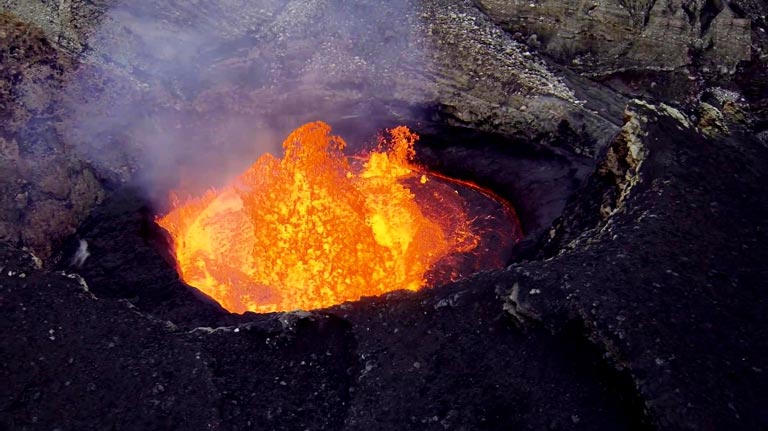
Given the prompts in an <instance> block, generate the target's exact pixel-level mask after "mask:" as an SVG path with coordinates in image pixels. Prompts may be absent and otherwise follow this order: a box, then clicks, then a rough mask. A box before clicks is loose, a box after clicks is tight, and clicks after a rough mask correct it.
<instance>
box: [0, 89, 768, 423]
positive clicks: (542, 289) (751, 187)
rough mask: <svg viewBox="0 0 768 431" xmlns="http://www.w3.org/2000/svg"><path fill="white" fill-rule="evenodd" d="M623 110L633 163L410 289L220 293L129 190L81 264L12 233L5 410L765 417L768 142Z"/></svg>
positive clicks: (448, 417) (530, 419) (8, 415)
mask: <svg viewBox="0 0 768 431" xmlns="http://www.w3.org/2000/svg"><path fill="white" fill-rule="evenodd" d="M627 112H628V116H627V124H630V125H631V124H635V125H638V127H640V128H641V129H642V136H643V140H642V142H643V147H642V149H641V150H642V151H641V153H637V152H636V153H635V154H642V163H640V164H635V165H634V168H632V167H631V166H630V165H632V163H630V162H634V163H636V160H634V161H633V160H631V159H629V158H625V159H621V160H624V162H622V163H618V164H613V165H611V163H612V161H611V159H610V157H608V158H606V160H605V161H604V162H602V164H601V165H600V166H598V168H597V169H596V170H595V171H594V173H593V174H592V175H591V176H590V177H589V179H588V181H587V183H586V185H585V186H584V187H583V188H582V189H580V190H578V191H577V194H576V195H575V197H574V198H573V199H571V200H570V201H569V203H568V204H567V205H566V207H565V210H564V212H563V215H562V217H561V218H560V219H559V220H558V221H557V222H556V224H555V228H554V231H553V234H552V236H551V237H550V239H549V240H547V241H545V243H544V244H543V245H541V246H539V247H537V248H534V249H530V248H529V249H527V250H523V251H521V252H520V253H521V254H520V255H518V257H517V260H516V261H515V263H513V264H512V265H510V266H509V267H507V268H505V269H501V270H496V271H486V272H482V273H479V274H475V275H473V276H471V277H468V278H466V279H463V280H460V281H458V282H456V283H452V284H448V285H444V286H440V287H435V288H431V289H427V290H422V291H419V292H415V293H411V292H395V293H391V294H388V295H385V296H382V297H377V298H363V299H362V300H360V301H357V302H353V303H346V304H343V305H339V306H335V307H332V308H329V309H324V310H319V311H311V312H292V313H275V314H253V313H246V314H243V315H235V314H229V313H226V312H225V311H223V310H222V309H221V308H220V307H219V306H218V305H217V304H215V303H213V302H210V301H205V300H204V298H201V297H200V296H199V295H197V294H195V293H194V291H193V290H191V289H189V288H187V287H186V286H184V285H183V284H182V283H181V282H180V281H179V279H178V276H177V274H176V273H175V271H174V270H173V269H172V268H173V266H172V257H171V256H169V255H167V253H164V252H163V250H164V248H163V247H162V242H163V241H164V238H163V236H162V235H163V232H162V231H161V230H159V228H158V227H157V226H156V225H155V224H154V223H153V222H152V214H151V211H150V209H149V208H148V207H146V206H144V205H143V203H142V200H141V199H138V198H137V196H136V195H135V194H131V192H130V191H125V190H123V191H121V192H119V193H115V194H113V197H112V198H111V200H109V201H108V202H106V203H105V205H104V206H102V207H101V208H100V209H97V210H96V211H95V212H94V213H93V214H92V215H91V217H90V218H89V220H88V221H86V223H84V224H83V225H82V226H81V228H80V231H79V235H80V238H82V239H85V240H86V241H88V243H89V250H90V253H91V256H90V257H89V258H88V260H86V262H85V264H84V265H83V266H82V267H81V268H79V269H74V268H69V267H66V265H63V266H62V267H61V268H59V269H58V272H50V271H43V270H41V269H40V268H39V267H38V264H37V262H36V261H35V260H34V259H33V258H32V257H31V256H30V255H29V254H28V253H27V252H25V251H22V250H17V249H13V248H10V247H6V246H4V247H3V248H2V249H0V250H1V251H2V259H1V260H0V263H1V264H0V266H2V267H3V269H2V274H1V275H0V277H2V278H1V279H0V280H2V282H1V283H0V285H2V301H1V302H0V306H1V307H2V314H1V315H2V319H1V320H0V323H1V324H2V331H3V334H4V339H5V341H4V343H3V346H2V347H3V355H2V358H3V367H2V380H3V381H4V382H7V384H4V385H2V387H1V388H0V397H2V398H1V399H2V400H4V401H3V412H2V416H0V417H1V418H2V424H3V426H4V427H6V428H8V429H40V425H39V424H46V426H48V425H49V424H54V423H66V424H67V426H70V427H72V429H105V428H108V429H159V428H163V429H209V428H213V429H231V430H236V429H276V430H277V429H285V430H293V429H301V430H303V429H347V430H352V429H366V430H367V429H466V430H474V429H510V428H513V429H515V428H528V429H656V428H676V429H677V428H681V429H687V428H691V429H695V428H699V427H700V426H704V425H706V426H712V427H714V428H716V429H722V428H729V427H731V426H733V427H736V428H739V427H741V426H742V425H744V424H747V425H749V427H750V428H752V429H760V428H761V427H765V425H766V423H768V422H767V421H768V418H767V417H766V416H765V411H764V409H762V408H761V406H764V405H766V398H765V397H766V394H765V390H764V388H765V387H766V384H765V383H766V377H765V372H764V370H765V369H766V360H765V355H762V354H760V352H765V351H766V347H767V346H766V339H768V337H764V336H760V334H763V335H765V328H766V321H765V319H766V317H765V316H766V315H767V314H766V313H765V311H766V302H765V295H764V293H763V292H762V290H761V289H762V288H761V280H764V276H765V274H766V272H765V265H764V263H765V251H764V250H763V248H762V247H761V246H760V245H761V244H763V243H764V242H765V240H766V238H765V235H766V232H767V231H768V225H766V220H768V217H767V216H768V198H767V197H766V195H765V191H764V190H763V187H762V186H761V185H762V184H764V182H765V179H766V173H768V167H767V166H766V162H765V161H766V160H768V154H766V152H767V151H768V150H767V149H766V148H765V147H763V146H760V145H758V144H756V143H755V141H753V140H751V138H750V137H749V136H748V135H739V134H738V133H734V134H733V135H730V136H728V137H722V138H720V139H718V140H716V141H711V140H705V139H704V138H702V137H701V135H699V134H698V133H697V132H695V131H694V130H692V129H691V128H690V127H687V126H686V125H685V124H683V123H681V122H680V120H679V118H676V117H675V116H674V115H670V114H669V113H668V112H666V111H665V110H664V109H660V108H658V107H653V106H650V105H647V104H644V103H634V104H633V105H631V106H630V108H629V109H628V111H627ZM633 121H634V122H635V123H633ZM633 130H634V132H633ZM633 133H637V130H635V129H633V128H631V127H628V126H627V127H625V129H624V133H622V134H621V135H620V136H619V137H617V139H616V140H615V141H614V143H613V144H611V145H612V146H611V150H612V151H613V154H618V155H620V156H619V157H625V156H626V154H630V152H629V150H628V148H630V146H631V145H632V144H633V142H636V141H633V140H632V139H631V138H632V136H633ZM670 141H673V142H675V144H676V145H675V146H670V145H669V142H670ZM635 150H637V149H635ZM452 151H456V150H452ZM621 155H624V156H621ZM691 159H695V160H697V163H696V165H694V166H693V167H692V166H691V165H690V164H689V163H687V161H688V160H691ZM611 166H613V168H612V169H609V168H610V167H611ZM622 166H623V167H622ZM622 169H629V170H627V171H626V172H624V171H622ZM627 172H628V173H629V174H627ZM606 206H608V207H609V208H610V209H611V211H609V212H606V211H605V210H602V211H601V208H605V207H606ZM702 208H704V209H705V212H702ZM523 213H524V211H523ZM166 249H167V248H166ZM64 255H65V256H66V255H67V252H66V251H65V252H64ZM530 256H534V257H530ZM63 261H66V259H63ZM713 347H716V348H713ZM704 375H706V376H708V378H702V376H704ZM72 400H78V401H77V408H73V409H59V408H55V407H54V406H61V405H70V406H71V405H72V402H73V401H72Z"/></svg>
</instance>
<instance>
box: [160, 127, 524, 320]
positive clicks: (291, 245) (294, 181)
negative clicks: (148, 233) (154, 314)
mask: <svg viewBox="0 0 768 431" xmlns="http://www.w3.org/2000/svg"><path fill="white" fill-rule="evenodd" d="M417 139H418V137H417V136H416V135H415V134H413V133H411V132H410V131H409V130H408V129H407V128H406V127H402V126H401V127H397V128H395V129H392V130H389V136H388V137H387V138H382V139H381V140H380V144H379V146H378V148H377V149H376V150H375V151H372V152H370V153H369V154H367V155H365V156H362V157H359V158H355V159H350V158H348V157H346V156H345V155H344V153H343V150H344V148H345V146H346V144H345V142H344V141H343V140H342V139H341V138H340V137H338V136H333V135H331V128H330V127H329V126H328V125H327V124H325V123H322V122H315V123H309V124H305V125H303V126H301V127H299V128H298V129H296V130H295V131H294V132H293V133H291V135H290V136H288V138H287V139H286V140H285V142H284V143H283V149H284V152H285V155H284V157H283V158H282V159H277V158H275V157H274V156H272V155H270V154H265V155H263V156H261V157H260V158H259V159H258V160H257V161H256V162H255V163H254V164H253V165H252V166H251V167H250V168H249V169H248V170H247V171H246V172H245V173H243V174H242V175H241V176H239V177H238V178H236V179H235V180H234V181H233V182H232V183H231V184H229V185H228V186H226V187H224V188H223V189H222V190H218V191H216V190H212V191H209V192H208V193H207V194H205V195H204V196H202V197H199V198H195V199H188V200H186V201H184V202H181V201H180V200H179V199H178V197H177V196H178V193H176V194H175V197H174V198H173V204H174V209H173V210H172V211H171V212H170V213H169V214H167V215H165V216H164V217H161V218H160V219H159V220H158V223H159V224H160V225H161V226H162V227H164V228H165V229H167V230H168V232H170V234H171V236H172V237H173V243H174V251H175V256H176V260H177V263H178V271H179V274H180V275H181V277H182V278H183V280H184V281H185V282H186V283H188V284H189V285H191V286H194V287H196V288H198V289H199V290H201V291H202V292H204V293H206V294H207V295H209V296H210V297H212V298H213V299H215V300H216V301H218V302H219V303H220V304H221V305H222V306H223V307H224V308H226V309H227V310H229V311H232V312H245V311H255V312H272V311H283V310H295V309H316V308H323V307H328V306H331V305H335V304H340V303H342V302H345V301H349V300H357V299H359V298H361V297H363V296H372V295H379V294H382V293H386V292H389V291H393V290H400V289H407V290H416V289H419V288H420V287H422V286H424V285H425V284H426V283H428V282H433V283H434V282H445V281H450V280H451V279H455V278H456V277H459V276H462V275H467V274H462V273H461V271H460V270H457V269H456V268H454V269H453V270H451V271H436V270H435V268H436V267H439V266H440V265H438V263H439V262H449V261H450V260H451V258H453V260H454V261H456V259H457V258H456V256H459V255H461V254H462V253H465V254H466V253H471V252H474V251H475V249H477V248H478V245H479V244H481V243H482V241H481V237H482V234H483V232H481V231H482V230H483V229H481V228H479V227H478V226H479V225H478V224H477V223H476V221H477V220H476V219H477V217H473V218H472V219H471V218H470V215H468V212H467V210H466V208H467V205H466V202H465V197H462V195H461V194H460V193H459V192H458V191H457V190H456V188H455V187H453V186H455V184H452V183H451V181H450V180H447V179H445V178H441V177H438V176H434V175H432V174H429V173H428V172H426V171H424V170H422V169H420V168H419V167H417V166H415V165H414V164H413V163H412V159H413V157H414V147H413V145H414V142H415V141H416V140H417ZM472 188H473V186H471V187H469V189H472ZM478 190H479V189H478ZM464 192H465V195H466V190H465V191H464ZM505 208H506V207H505ZM511 211H512V210H511V208H508V211H507V213H506V214H507V216H508V218H509V220H510V221H509V223H510V226H511V229H512V230H513V231H514V232H511V235H512V236H513V237H514V236H515V235H518V234H519V226H518V225H517V221H516V217H515V216H514V213H513V212H511ZM515 239H516V238H515ZM506 242H507V243H508V242H509V241H506ZM486 251H488V249H486ZM457 262H458V261H457ZM501 264H503V262H499V263H498V265H501ZM494 265H496V264H495V263H494ZM459 266H460V265H459Z"/></svg>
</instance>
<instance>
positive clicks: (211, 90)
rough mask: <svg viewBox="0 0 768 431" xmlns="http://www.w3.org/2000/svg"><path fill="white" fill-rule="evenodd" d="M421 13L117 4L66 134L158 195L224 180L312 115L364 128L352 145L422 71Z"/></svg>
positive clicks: (385, 121) (73, 87)
mask: <svg viewBox="0 0 768 431" xmlns="http://www.w3.org/2000/svg"><path fill="white" fill-rule="evenodd" d="M416 16H417V14H416V13H415V12H414V10H413V6H412V5H411V4H410V3H409V2H407V1H406V0H396V1H388V2H366V1H341V0H333V1H320V0H316V1H270V0H262V1H240V2H238V1H235V2H227V3H226V4H225V3H224V2H198V3H197V4H196V5H194V6H193V5H192V4H191V3H189V2H155V1H150V0H139V1H130V2H129V1H122V2H117V3H116V4H114V5H113V6H112V7H111V8H110V9H109V10H106V11H103V15H102V16H101V18H100V26H99V27H98V28H97V29H95V30H94V31H93V32H92V33H91V34H90V36H89V38H88V41H87V49H86V50H85V51H84V53H83V55H82V58H81V65H80V67H79V68H78V69H77V71H76V72H75V73H74V74H72V75H71V76H70V77H69V85H68V88H67V91H66V96H65V98H66V100H65V105H66V106H67V109H68V111H69V115H68V118H69V120H67V121H66V122H65V123H64V125H63V126H62V127H63V129H64V130H63V132H64V133H65V135H66V136H67V141H68V142H70V143H74V144H75V145H76V146H77V150H79V151H80V152H81V153H82V154H83V157H84V158H86V159H87V160H91V161H92V162H93V163H94V165H95V166H96V167H97V168H99V170H100V171H101V172H102V175H105V176H107V177H109V178H111V179H113V180H115V181H137V182H139V183H140V184H141V185H143V186H145V187H146V190H147V191H148V193H149V194H150V196H152V197H155V198H157V199H158V202H163V201H165V199H166V197H167V194H166V193H167V190H168V189H169V188H172V187H177V186H178V185H179V183H180V182H183V183H185V184H184V186H185V189H187V190H190V191H195V190H202V189H204V188H207V187H210V186H221V185H223V184H225V183H227V182H228V181H229V180H231V179H232V178H233V177H234V176H235V175H236V174H237V173H238V172H241V171H242V170H243V169H244V168H246V167H247V166H248V165H250V164H251V163H252V162H253V161H254V160H255V159H257V158H258V157H259V155H261V154H262V153H264V152H276V151H277V150H278V148H279V143H280V142H281V141H282V139H283V138H284V137H285V136H286V135H287V134H288V133H289V132H290V130H292V129H294V128H295V127H296V126H298V125H299V124H301V123H303V122H305V121H309V120H316V119H323V120H325V121H328V122H330V123H331V124H332V125H333V126H334V128H335V129H336V130H337V131H339V132H341V133H342V135H344V133H345V125H346V124H354V128H348V129H347V130H353V129H354V130H356V131H357V133H358V135H357V136H351V137H350V136H345V137H347V138H348V140H350V141H353V142H351V143H352V145H355V142H354V141H355V139H357V138H359V137H362V136H365V137H368V138H372V137H373V136H374V135H375V134H376V132H377V130H378V129H380V128H382V127H386V126H392V125H393V123H392V119H391V115H389V112H388V108H387V106H388V102H389V101H391V100H394V99H396V98H397V97H396V96H395V94H396V93H397V92H398V91H402V90H401V89H399V87H398V81H401V82H402V81H403V80H404V79H403V76H405V75H408V74H411V75H414V77H411V78H409V79H412V80H413V79H418V75H419V73H420V72H419V71H420V70H422V69H423V67H424V65H423V62H422V60H421V59H422V58H423V56H422V55H421V52H420V51H419V49H417V45H418V42H417V41H418V40H419V35H418V34H416V31H417V30H415V29H417V28H418V26H417V25H414V22H413V21H414V20H415V17H416ZM350 138H351V139H350Z"/></svg>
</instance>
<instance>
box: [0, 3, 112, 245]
mask: <svg viewBox="0 0 768 431" xmlns="http://www.w3.org/2000/svg"><path fill="white" fill-rule="evenodd" d="M0 40H1V41H2V43H0V63H1V64H2V67H0V119H1V121H2V128H0V190H2V193H1V194H0V241H7V242H13V243H17V244H19V245H21V244H23V245H26V246H28V247H31V248H33V249H34V250H35V251H36V252H37V253H39V254H40V255H41V256H43V257H47V256H49V255H50V254H51V251H52V246H54V245H56V241H53V242H52V241H51V240H52V239H58V240H59V241H60V240H61V239H62V238H63V237H64V236H66V235H70V234H72V233H73V232H74V230H75V227H76V226H77V224H78V223H79V222H80V221H81V220H82V219H83V218H84V217H85V215H86V214H88V212H89V211H90V210H91V209H92V208H93V207H94V206H95V205H96V204H98V203H99V202H100V200H101V199H102V197H103V191H102V186H101V184H99V181H98V180H97V179H96V177H95V176H94V172H93V171H92V170H91V168H90V167H89V166H88V165H87V164H85V163H83V162H81V161H79V160H77V159H75V158H73V157H72V156H71V155H68V154H67V149H66V148H65V145H64V144H63V143H62V141H61V140H60V138H59V135H58V133H57V132H56V130H55V123H56V122H57V121H58V120H59V118H60V112H58V110H57V106H56V104H55V102H54V99H55V97H56V96H55V95H56V94H57V92H59V91H61V87H62V79H63V75H64V73H65V71H66V70H67V69H68V68H70V67H71V58H69V57H68V56H66V55H64V54H62V53H61V52H60V51H58V50H57V49H56V48H55V47H54V46H52V45H51V44H50V42H49V41H48V40H47V39H46V36H45V34H44V33H43V32H42V31H41V30H40V29H38V28H36V27H35V26H34V25H30V24H28V23H25V22H22V21H19V20H17V19H16V18H14V17H12V16H10V15H7V14H0Z"/></svg>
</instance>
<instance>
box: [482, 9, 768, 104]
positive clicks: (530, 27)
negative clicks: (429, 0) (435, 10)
mask: <svg viewBox="0 0 768 431" xmlns="http://www.w3.org/2000/svg"><path fill="white" fill-rule="evenodd" d="M477 3H478V4H479V5H480V7H481V8H482V9H483V10H484V11H486V12H487V13H488V14H489V16H491V17H492V18H493V19H494V20H495V21H496V22H498V23H500V24H501V25H502V26H503V27H504V28H506V29H507V30H508V31H509V32H510V33H513V34H516V35H517V38H518V39H519V40H524V41H526V42H527V43H528V44H529V45H530V46H532V47H536V48H538V49H539V50H540V51H541V52H542V53H544V54H546V55H548V56H551V57H552V58H553V59H555V60H556V61H558V62H560V63H562V64H564V65H567V66H568V67H570V68H572V69H574V70H576V71H578V72H580V73H582V74H584V75H585V76H589V77H591V78H593V79H597V80H600V81H603V82H605V83H607V84H608V85H610V86H612V87H613V88H615V89H617V90H619V91H621V92H623V93H626V94H630V95H639V96H645V97H653V98H656V99H660V100H663V101H677V102H681V101H686V100H689V101H690V100H691V99H695V98H696V96H697V94H698V92H699V91H701V89H702V88H703V87H705V86H707V85H712V83H716V84H724V83H734V82H735V81H738V80H739V78H738V76H741V75H746V76H754V75H755V72H756V69H760V70H761V71H760V73H759V74H760V76H762V78H760V79H763V80H764V79H765V78H764V77H765V76H766V75H765V70H764V68H763V67H762V66H761V65H762V64H764V62H765V55H766V52H767V51H766V47H768V37H767V35H766V33H765V32H766V22H765V15H766V13H767V12H768V11H766V6H765V3H763V2H757V1H751V0H746V1H734V2H726V1H719V0H718V1H714V0H658V1H656V0H649V1H624V0H611V1H605V2H560V1H555V0H552V1H549V0H544V1H531V2H523V1H512V2H508V1H496V0H478V1H477ZM749 65H754V66H755V67H751V66H749ZM745 69H748V71H746V73H745ZM763 85H764V84H763ZM763 88H765V87H763ZM763 91H764V90H763ZM750 93H751V94H752V95H753V96H754V97H756V98H759V99H762V98H764V95H762V96H761V95H760V94H759V92H754V91H750ZM763 94H764V93H763Z"/></svg>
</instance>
